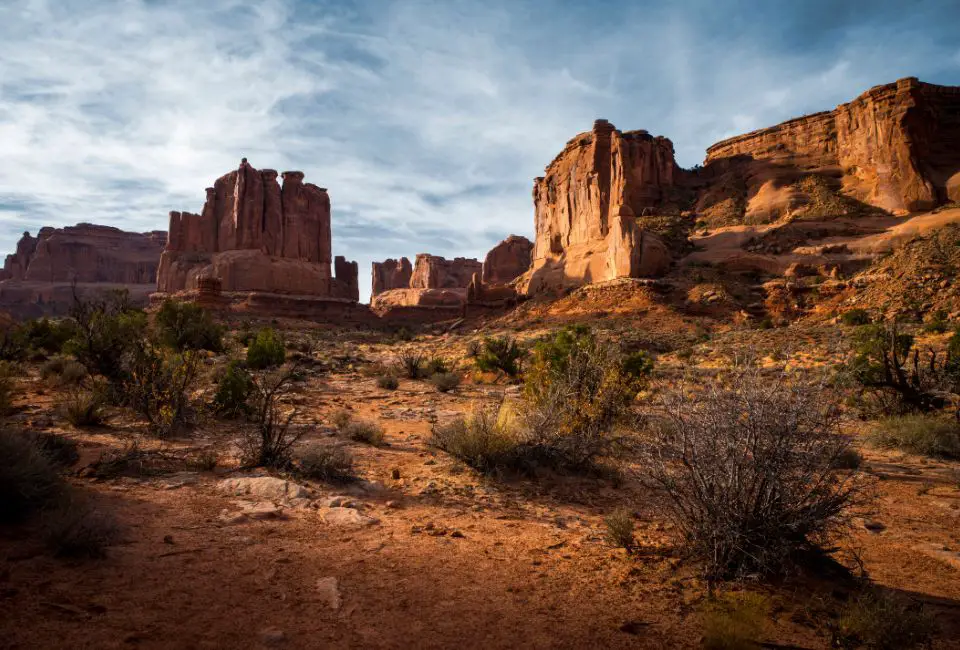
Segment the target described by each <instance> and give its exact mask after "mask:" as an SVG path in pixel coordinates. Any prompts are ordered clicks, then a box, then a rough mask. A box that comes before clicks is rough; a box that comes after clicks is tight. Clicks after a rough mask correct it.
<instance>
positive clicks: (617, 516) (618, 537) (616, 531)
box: [604, 508, 636, 553]
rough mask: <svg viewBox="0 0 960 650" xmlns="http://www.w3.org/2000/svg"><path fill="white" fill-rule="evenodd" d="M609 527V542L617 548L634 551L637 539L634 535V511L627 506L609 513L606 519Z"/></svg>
mask: <svg viewBox="0 0 960 650" xmlns="http://www.w3.org/2000/svg"><path fill="white" fill-rule="evenodd" d="M604 524H606V527H607V534H606V540H607V543H608V544H610V545H611V546H614V547H616V548H623V549H626V551H627V553H630V552H632V551H633V549H634V546H636V540H635V539H634V536H633V529H634V520H633V513H632V512H630V511H629V510H627V509H626V508H620V509H618V510H615V511H614V512H613V513H611V514H610V515H608V516H607V517H606V519H604Z"/></svg>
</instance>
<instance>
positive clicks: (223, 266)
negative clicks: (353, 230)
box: [157, 159, 359, 302]
mask: <svg viewBox="0 0 960 650" xmlns="http://www.w3.org/2000/svg"><path fill="white" fill-rule="evenodd" d="M282 179H283V184H282V186H281V185H280V184H279V183H278V182H277V172H276V171H274V170H272V169H264V170H256V169H254V168H253V167H252V166H250V164H249V163H248V162H247V161H246V159H244V160H243V162H241V164H240V167H239V169H237V170H236V171H232V172H229V173H227V174H225V175H224V176H221V177H220V178H219V179H217V181H216V182H215V183H214V186H213V187H211V188H208V189H207V200H206V203H204V206H203V210H202V212H201V213H200V214H191V213H189V212H171V213H170V235H169V239H168V240H167V246H166V248H165V249H164V251H163V255H162V256H161V258H160V269H159V271H158V274H157V275H158V278H157V289H158V291H159V292H160V293H163V294H172V293H177V292H180V291H184V290H187V291H191V290H197V289H198V288H199V281H200V279H201V278H204V277H213V278H217V279H218V280H219V281H220V286H221V289H222V291H224V292H228V293H251V292H259V293H264V294H276V295H281V296H298V297H309V298H325V299H340V300H347V301H354V302H355V301H357V300H358V299H359V285H358V281H357V264H356V263H355V262H348V261H346V260H345V259H344V258H342V257H337V258H336V259H335V260H331V233H330V197H329V196H328V195H327V191H326V190H325V189H323V188H321V187H317V186H316V185H313V184H311V183H304V182H303V174H302V173H301V172H296V171H292V172H284V173H283V174H282ZM331 261H333V266H334V270H335V272H336V275H335V276H334V275H332V274H331Z"/></svg>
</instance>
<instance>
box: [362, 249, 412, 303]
mask: <svg viewBox="0 0 960 650" xmlns="http://www.w3.org/2000/svg"><path fill="white" fill-rule="evenodd" d="M372 276H373V281H372V289H371V296H376V295H377V294H380V293H383V292H384V291H389V290H390V289H406V288H408V287H409V286H410V278H411V277H412V276H413V266H411V265H410V260H408V259H407V258H406V257H401V258H400V259H399V260H395V259H392V258H391V259H387V260H384V261H383V262H374V263H373V273H372Z"/></svg>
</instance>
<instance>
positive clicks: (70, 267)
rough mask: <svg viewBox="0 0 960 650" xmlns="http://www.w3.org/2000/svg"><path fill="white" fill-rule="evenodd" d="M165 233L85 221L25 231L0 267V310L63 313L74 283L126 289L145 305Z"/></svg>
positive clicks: (88, 288) (86, 288)
mask: <svg viewBox="0 0 960 650" xmlns="http://www.w3.org/2000/svg"><path fill="white" fill-rule="evenodd" d="M166 236H167V234H166V233H164V232H159V231H157V232H149V233H134V232H124V231H122V230H119V229H117V228H112V227H109V226H96V225H92V224H87V223H81V224H78V225H76V226H68V227H66V228H50V227H47V228H41V229H40V232H39V233H38V234H37V237H31V236H30V234H29V233H24V234H23V237H22V238H21V239H20V242H19V243H18V244H17V251H16V253H14V254H12V255H8V256H7V258H6V261H5V263H4V266H3V269H2V270H0V308H2V309H4V310H7V311H9V312H10V313H11V314H14V315H17V316H20V317H23V316H30V317H32V316H41V315H58V314H63V313H66V311H67V310H68V309H69V307H70V305H71V303H72V300H73V291H72V288H71V285H72V284H73V283H74V282H75V283H77V284H78V285H79V286H80V288H81V289H82V290H83V291H93V290H95V288H96V287H97V286H102V287H104V288H126V289H128V290H129V291H130V294H131V296H132V297H133V298H134V300H135V301H137V302H140V303H142V304H145V303H146V298H147V295H148V294H149V292H150V291H151V290H152V289H153V286H154V285H155V283H156V281H157V264H158V262H159V260H160V254H161V251H162V250H163V245H164V240H165V239H166Z"/></svg>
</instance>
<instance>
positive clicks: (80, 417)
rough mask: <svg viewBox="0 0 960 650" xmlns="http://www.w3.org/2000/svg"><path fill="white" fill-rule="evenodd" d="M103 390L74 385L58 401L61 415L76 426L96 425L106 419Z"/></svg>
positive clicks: (58, 409)
mask: <svg viewBox="0 0 960 650" xmlns="http://www.w3.org/2000/svg"><path fill="white" fill-rule="evenodd" d="M104 402H105V400H104V397H103V392H102V391H101V390H97V389H96V388H94V389H92V390H91V389H84V388H80V387H73V388H71V389H70V390H68V391H67V392H66V394H65V395H63V396H62V397H61V398H60V400H59V401H58V403H57V411H58V412H59V413H60V416H61V417H63V418H64V419H65V420H66V421H67V422H69V423H70V424H72V425H73V426H75V427H96V426H100V425H101V424H103V423H104V421H105V420H106V415H105V413H104V410H103V407H104Z"/></svg>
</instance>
